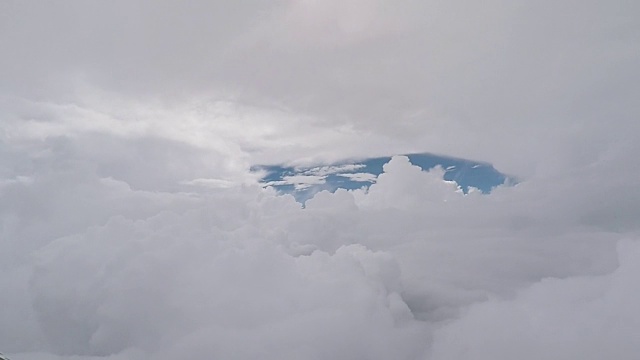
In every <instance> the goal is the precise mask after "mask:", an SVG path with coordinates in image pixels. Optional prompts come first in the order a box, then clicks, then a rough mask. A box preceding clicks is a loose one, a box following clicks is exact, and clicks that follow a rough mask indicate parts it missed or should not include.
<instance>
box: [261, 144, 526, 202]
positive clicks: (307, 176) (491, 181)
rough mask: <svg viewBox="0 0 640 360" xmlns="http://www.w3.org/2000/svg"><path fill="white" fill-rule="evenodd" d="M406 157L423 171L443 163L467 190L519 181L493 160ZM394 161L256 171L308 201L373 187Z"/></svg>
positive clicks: (448, 174)
mask: <svg viewBox="0 0 640 360" xmlns="http://www.w3.org/2000/svg"><path fill="white" fill-rule="evenodd" d="M404 156H406V157H408V158H409V161H410V162H411V163H412V164H413V165H416V166H418V167H420V168H421V169H422V170H423V171H428V170H430V169H432V168H434V167H436V166H441V167H442V168H443V169H444V170H445V172H444V180H447V181H455V182H456V183H457V184H458V186H460V188H461V189H462V191H463V192H464V193H467V192H468V191H469V188H471V187H473V188H477V189H479V190H480V191H481V192H483V193H485V194H487V193H489V192H491V190H492V189H493V188H494V187H496V186H499V185H502V184H504V183H514V182H515V181H514V179H512V178H510V177H508V176H507V175H505V174H502V173H501V172H499V171H498V170H496V169H495V168H494V167H493V166H492V165H491V164H489V163H484V162H477V161H472V160H466V159H459V158H453V157H448V156H440V155H434V154H429V153H416V154H405V155H404ZM390 160H391V157H390V156H384V157H375V158H369V159H361V160H356V161H345V162H341V163H338V164H328V165H321V166H314V167H305V168H301V167H298V168H296V167H292V166H283V165H260V166H255V167H253V168H252V171H261V172H263V173H264V176H263V177H262V179H261V183H262V184H264V185H265V186H273V187H274V188H275V189H276V190H277V191H278V192H280V193H287V194H292V195H294V196H295V197H296V199H297V200H298V201H301V202H304V201H306V200H308V199H310V198H311V197H313V195H315V194H316V193H318V192H320V191H323V190H327V191H331V192H334V191H336V190H337V189H347V190H354V189H360V188H363V187H365V188H366V187H369V186H370V185H371V184H373V183H374V182H375V181H376V178H377V176H378V175H380V174H381V173H382V172H383V167H384V165H385V164H386V163H388V162H389V161H390Z"/></svg>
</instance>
